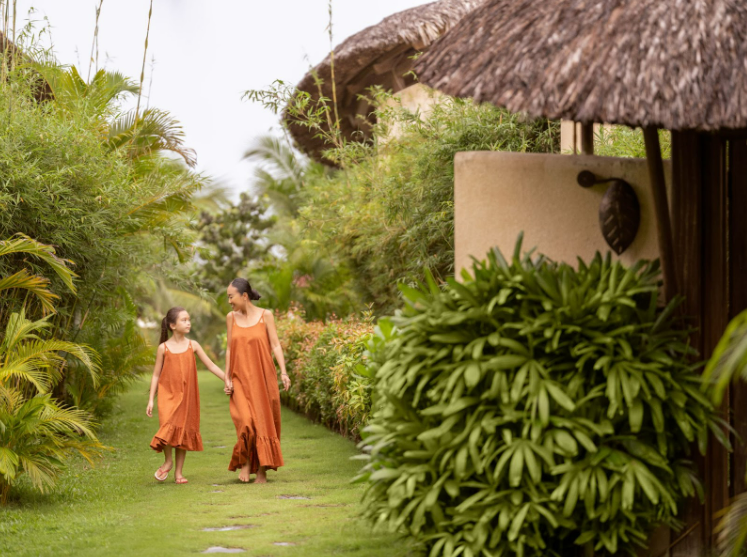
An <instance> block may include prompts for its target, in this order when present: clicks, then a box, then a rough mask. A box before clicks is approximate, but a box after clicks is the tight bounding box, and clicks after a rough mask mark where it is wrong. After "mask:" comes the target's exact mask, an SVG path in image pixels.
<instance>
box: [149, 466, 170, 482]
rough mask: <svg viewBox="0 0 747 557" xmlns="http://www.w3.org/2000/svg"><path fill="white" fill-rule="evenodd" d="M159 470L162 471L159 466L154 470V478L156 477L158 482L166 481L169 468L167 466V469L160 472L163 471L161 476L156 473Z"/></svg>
mask: <svg viewBox="0 0 747 557" xmlns="http://www.w3.org/2000/svg"><path fill="white" fill-rule="evenodd" d="M159 472H162V470H161V468H159V469H158V470H156V473H155V474H153V475H154V476H155V478H156V479H157V480H158V481H159V482H165V481H166V478H168V477H169V472H171V469H170V468H169V469H168V470H166V471H165V472H162V473H163V475H162V476H159V475H158V473H159Z"/></svg>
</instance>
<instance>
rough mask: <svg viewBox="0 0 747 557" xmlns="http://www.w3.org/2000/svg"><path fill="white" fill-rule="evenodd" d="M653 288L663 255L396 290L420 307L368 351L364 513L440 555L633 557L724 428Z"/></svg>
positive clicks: (519, 261)
mask: <svg viewBox="0 0 747 557" xmlns="http://www.w3.org/2000/svg"><path fill="white" fill-rule="evenodd" d="M657 281H658V266H657V265H656V264H655V263H654V264H649V263H639V264H637V265H635V266H634V267H632V268H630V269H626V268H624V267H623V266H622V265H621V264H619V263H616V262H612V261H611V259H610V258H609V257H607V258H602V257H601V256H599V255H597V256H596V257H595V258H594V259H593V260H592V261H591V262H588V263H585V262H580V263H579V266H578V270H576V269H574V268H572V267H570V266H568V265H563V264H556V263H553V262H551V261H549V260H547V259H545V258H542V257H530V256H522V255H521V251H520V249H517V250H516V251H515V253H514V256H513V257H512V259H511V261H510V262H507V261H506V260H505V259H504V258H503V257H502V256H501V255H500V254H499V253H498V252H495V251H494V252H492V253H491V254H490V255H489V257H488V259H487V261H483V262H477V261H476V262H475V263H474V265H473V267H472V274H471V275H467V276H466V278H465V280H464V282H463V283H460V284H459V285H458V286H457V285H456V283H452V282H449V284H447V285H446V286H444V288H443V289H442V290H438V289H435V288H434V285H433V284H432V283H429V285H428V286H427V287H422V288H420V289H416V290H413V289H403V293H404V295H405V296H406V298H408V299H409V300H410V301H411V303H410V304H409V305H408V306H407V307H406V308H405V309H404V310H403V311H402V313H401V314H398V315H397V316H395V317H392V318H390V319H388V320H385V321H384V323H385V324H386V325H385V327H386V330H387V331H389V333H388V336H387V339H386V340H385V339H383V338H382V337H381V335H379V338H378V340H376V342H373V343H372V345H371V346H372V350H373V351H374V353H373V354H374V360H377V361H385V362H386V363H385V364H383V365H381V366H380V367H378V368H377V373H376V384H375V391H376V392H377V394H378V400H379V404H378V405H377V406H376V408H375V409H374V414H373V418H372V420H371V422H370V425H369V427H368V428H367V429H366V433H365V436H364V441H363V443H362V446H363V448H364V449H365V452H366V456H365V459H366V461H367V463H366V465H365V467H364V469H363V470H362V472H361V476H360V479H362V480H365V481H366V482H367V483H368V490H367V494H366V502H367V510H366V514H367V515H368V516H369V517H371V518H372V519H374V520H378V521H381V522H385V523H387V524H389V526H390V527H391V528H393V529H396V528H399V527H400V526H401V527H404V528H407V529H408V531H409V532H410V534H411V535H413V536H415V537H416V538H418V539H420V540H422V541H423V542H425V543H426V546H427V547H428V549H429V552H430V553H429V554H430V555H432V556H434V557H436V556H442V555H443V556H451V555H467V554H470V555H475V556H476V555H481V556H490V555H501V554H516V555H524V556H528V555H533V556H534V555H537V556H539V555H544V554H545V553H546V552H547V549H548V548H558V547H564V546H563V545H562V544H563V543H566V542H564V541H563V540H566V539H570V540H575V543H576V544H577V545H584V546H589V547H590V548H593V550H594V551H595V552H596V553H599V554H605V553H608V554H612V553H616V552H618V551H622V550H626V551H633V548H634V547H635V546H637V545H640V544H642V543H643V542H644V541H645V540H646V539H647V535H648V533H649V532H650V530H651V529H652V528H653V527H654V526H655V525H656V524H657V523H660V522H671V521H672V520H673V519H674V517H675V516H676V514H677V511H678V505H680V503H681V502H682V501H683V500H684V499H685V498H686V497H690V496H692V495H694V494H697V493H699V492H700V490H701V487H700V484H699V482H698V481H697V476H696V474H695V470H694V467H693V465H692V463H691V462H689V461H688V460H686V459H685V457H686V456H687V455H688V454H689V450H690V442H691V441H693V440H696V439H698V440H699V441H701V442H703V443H704V442H705V440H706V439H707V433H708V432H709V431H713V432H714V433H719V434H720V435H718V436H717V439H720V440H721V442H723V443H724V444H726V443H728V435H727V434H726V430H725V429H724V427H723V424H721V423H720V422H719V421H718V420H717V419H716V417H715V414H714V411H713V408H712V406H711V403H710V402H709V400H708V399H707V398H705V397H704V396H703V395H702V394H701V392H700V391H699V390H698V386H699V382H700V378H699V377H698V375H697V374H696V372H695V371H694V367H693V366H692V365H691V364H690V363H689V362H688V360H687V357H688V356H689V354H690V349H689V348H688V346H687V342H686V334H687V333H686V332H681V331H677V330H676V329H675V328H674V326H673V322H672V316H673V312H672V311H671V306H670V307H668V308H667V309H666V310H665V311H664V312H663V313H659V312H658V311H657V309H656V307H657V306H656V296H657V289H656V284H657ZM384 354H385V355H386V356H384ZM702 448H703V447H701V449H702ZM403 485H406V486H407V489H406V490H405V491H403V490H402V487H401V486H403ZM569 536H570V537H569ZM568 550H569V551H572V550H570V548H569V549H568Z"/></svg>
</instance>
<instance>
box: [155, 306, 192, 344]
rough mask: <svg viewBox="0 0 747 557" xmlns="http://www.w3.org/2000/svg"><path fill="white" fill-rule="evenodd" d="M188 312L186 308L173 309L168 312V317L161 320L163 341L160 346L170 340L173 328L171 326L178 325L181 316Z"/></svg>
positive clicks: (159, 342)
mask: <svg viewBox="0 0 747 557" xmlns="http://www.w3.org/2000/svg"><path fill="white" fill-rule="evenodd" d="M183 311H186V310H185V309H184V308H180V307H173V308H171V309H170V310H169V311H167V312H166V317H164V318H163V319H162V320H161V340H160V341H158V344H163V343H164V342H166V341H167V340H169V332H170V331H171V327H170V326H169V325H176V320H177V319H179V314H180V313H181V312H183Z"/></svg>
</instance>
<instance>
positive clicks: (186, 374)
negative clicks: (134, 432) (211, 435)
mask: <svg viewBox="0 0 747 557" xmlns="http://www.w3.org/2000/svg"><path fill="white" fill-rule="evenodd" d="M163 348H164V354H163V368H162V369H161V375H160V377H159V378H158V423H159V425H160V427H159V429H158V433H156V435H155V437H153V440H152V441H151V442H150V446H151V448H152V449H154V450H156V451H158V452H159V453H160V452H161V451H163V448H164V447H165V446H166V445H171V446H172V447H175V448H177V449H185V450H187V451H201V450H202V437H201V436H200V391H199V390H198V387H197V366H196V365H195V354H194V351H193V350H192V341H190V342H189V348H187V349H186V350H185V351H184V352H179V353H176V354H175V353H173V352H171V351H170V350H169V348H168V346H166V344H164V345H163Z"/></svg>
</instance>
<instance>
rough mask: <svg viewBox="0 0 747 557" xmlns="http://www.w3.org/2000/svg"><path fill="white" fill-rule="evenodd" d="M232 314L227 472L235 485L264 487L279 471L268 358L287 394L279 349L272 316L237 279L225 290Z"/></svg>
mask: <svg viewBox="0 0 747 557" xmlns="http://www.w3.org/2000/svg"><path fill="white" fill-rule="evenodd" d="M227 293H228V303H229V304H231V307H232V308H233V311H232V312H230V313H229V314H228V315H226V328H227V330H228V346H227V350H226V381H225V382H226V393H228V394H230V396H231V402H230V408H231V418H232V419H233V423H234V425H235V426H236V436H237V438H238V440H237V442H236V446H235V447H234V448H233V455H232V456H231V463H230V464H229V465H228V469H229V470H230V471H232V472H233V471H235V470H237V469H239V468H240V469H241V472H240V474H239V480H241V481H242V482H244V483H247V482H249V479H250V476H249V475H250V474H257V477H256V480H255V482H256V483H266V482H267V473H266V472H267V469H268V468H269V469H272V470H277V469H278V467H279V466H282V465H283V455H282V453H281V451H280V390H279V389H278V381H277V371H276V370H275V364H274V363H273V361H272V354H273V353H274V354H275V359H276V360H277V362H278V364H279V365H280V371H281V376H280V377H281V379H282V381H283V387H284V388H285V390H286V391H287V390H288V389H289V388H290V378H289V377H288V374H287V373H286V371H285V358H284V356H283V349H282V347H281V346H280V341H279V340H278V334H277V330H276V329H275V319H274V317H273V315H272V312H270V311H268V310H265V309H262V308H259V307H257V306H255V305H254V304H253V303H252V300H259V298H260V295H259V294H257V293H256V292H255V291H254V290H252V287H251V285H250V284H249V281H247V280H246V279H241V278H237V279H235V280H233V281H232V282H231V284H230V285H229V286H228V289H227Z"/></svg>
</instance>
